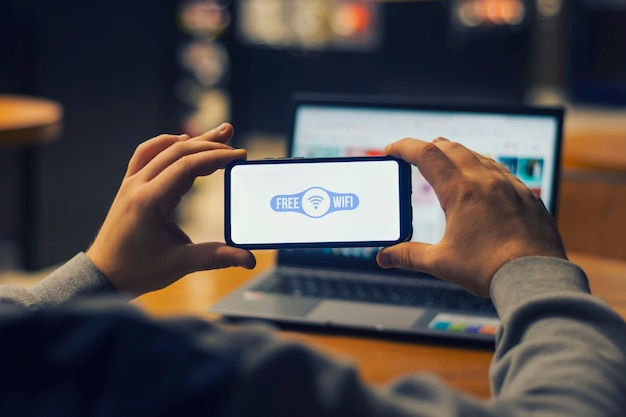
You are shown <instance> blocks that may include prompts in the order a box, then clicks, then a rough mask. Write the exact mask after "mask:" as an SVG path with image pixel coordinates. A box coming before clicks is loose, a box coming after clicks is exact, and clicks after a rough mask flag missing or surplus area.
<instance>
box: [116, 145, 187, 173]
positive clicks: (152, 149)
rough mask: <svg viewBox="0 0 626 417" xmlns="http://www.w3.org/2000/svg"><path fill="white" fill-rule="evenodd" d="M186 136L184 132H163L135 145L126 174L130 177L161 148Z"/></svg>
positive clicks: (160, 150)
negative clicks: (173, 133) (172, 133)
mask: <svg viewBox="0 0 626 417" xmlns="http://www.w3.org/2000/svg"><path fill="white" fill-rule="evenodd" d="M188 138H189V135H186V134H183V135H165V134H164V135H159V136H157V137H155V138H152V139H150V140H147V141H145V142H143V143H142V144H140V145H139V146H137V149H135V152H134V153H133V156H132V157H131V158H130V161H129V162H128V169H127V170H126V176H127V177H130V176H131V175H134V174H136V173H137V172H138V171H139V170H141V169H142V168H143V167H144V166H146V164H147V163H149V162H150V161H152V159H153V158H154V157H155V156H157V155H158V154H159V153H161V152H162V151H163V150H165V149H167V148H169V147H170V146H172V145H173V144H175V143H176V142H180V141H182V140H186V139H188Z"/></svg>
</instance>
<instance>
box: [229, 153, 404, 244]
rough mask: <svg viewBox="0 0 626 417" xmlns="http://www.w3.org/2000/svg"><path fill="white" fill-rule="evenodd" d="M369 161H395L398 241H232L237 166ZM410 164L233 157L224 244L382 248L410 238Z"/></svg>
mask: <svg viewBox="0 0 626 417" xmlns="http://www.w3.org/2000/svg"><path fill="white" fill-rule="evenodd" d="M366 161H367V162H371V161H394V162H396V163H397V166H398V199H399V210H400V216H399V218H400V227H399V230H400V236H399V238H398V239H397V240H391V241H390V240H375V241H336V242H304V243H303V242H298V243H289V242H284V243H237V242H234V241H233V240H232V230H231V222H232V214H231V171H232V169H233V168H234V167H235V166H238V165H253V164H255V165H268V164H303V163H305V164H308V163H310V164H315V163H327V162H331V163H345V162H348V163H358V162H366ZM411 191H412V190H411V165H410V164H408V163H407V162H405V161H403V160H401V159H398V158H394V157H391V156H386V155H385V156H350V157H327V158H297V157H296V158H275V159H257V160H236V161H233V162H231V163H230V164H228V166H226V169H225V173H224V237H225V241H226V244H227V245H229V246H234V247H238V248H244V249H250V250H253V249H304V248H347V247H376V246H378V247H382V246H390V245H394V244H396V243H400V242H405V241H408V240H410V239H411V236H412V234H413V210H412V207H411Z"/></svg>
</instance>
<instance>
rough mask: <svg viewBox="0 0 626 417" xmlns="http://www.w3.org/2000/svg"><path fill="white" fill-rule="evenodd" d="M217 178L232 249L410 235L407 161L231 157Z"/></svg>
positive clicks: (346, 243) (345, 243)
mask: <svg viewBox="0 0 626 417" xmlns="http://www.w3.org/2000/svg"><path fill="white" fill-rule="evenodd" d="M224 178H225V183H224V185H225V187H224V189H225V199H224V201H225V240H226V243H228V244H229V245H232V246H237V247H242V248H247V249H281V248H321V247H325V248H333V247H365V246H387V245H392V244H395V243H398V242H402V241H406V240H409V239H410V238H411V234H412V210H411V166H410V165H409V164H408V163H406V162H404V161H402V160H399V159H396V158H392V157H389V156H371V157H370V156H365V157H346V158H278V159H264V160H256V161H235V162H233V163H232V164H230V165H228V166H227V167H226V171H225V177H224Z"/></svg>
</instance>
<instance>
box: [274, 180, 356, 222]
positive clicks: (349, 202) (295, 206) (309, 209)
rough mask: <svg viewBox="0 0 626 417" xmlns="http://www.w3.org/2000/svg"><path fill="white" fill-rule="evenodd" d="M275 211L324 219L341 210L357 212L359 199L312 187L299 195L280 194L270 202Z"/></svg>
mask: <svg viewBox="0 0 626 417" xmlns="http://www.w3.org/2000/svg"><path fill="white" fill-rule="evenodd" d="M270 206H271V207H272V210H274V211H280V212H283V211H295V212H298V213H302V214H305V215H307V216H309V217H313V218H318V217H323V216H325V215H326V214H328V213H331V212H333V211H339V210H355V209H356V208H357V207H358V206H359V197H358V196H357V195H356V194H353V193H334V192H332V191H328V190H326V189H324V188H322V187H311V188H309V189H307V190H304V191H302V192H301V193H297V194H279V195H275V196H273V197H272V198H271V200H270Z"/></svg>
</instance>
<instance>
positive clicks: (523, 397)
mask: <svg viewBox="0 0 626 417" xmlns="http://www.w3.org/2000/svg"><path fill="white" fill-rule="evenodd" d="M491 295H492V299H493V300H494V304H495V306H496V308H497V310H498V313H499V315H500V317H501V321H502V326H501V328H500V331H499V334H498V338H497V348H496V354H495V356H494V360H493V365H492V369H491V381H492V388H493V394H494V404H496V405H497V407H498V408H500V407H503V410H504V409H511V408H512V409H516V410H519V411H522V410H524V411H526V412H531V411H532V413H533V416H541V415H550V416H560V415H562V416H577V415H580V416H589V415H602V416H622V415H623V413H624V409H626V400H625V397H624V392H626V374H625V372H624V369H626V360H625V355H626V324H625V323H624V321H623V319H622V318H621V317H619V315H618V314H617V313H615V312H614V311H613V310H612V309H611V308H610V307H609V306H608V305H606V304H605V303H604V302H602V301H601V300H599V299H597V298H595V297H593V296H591V295H590V294H589V290H588V284H587V279H586V277H585V274H584V272H583V271H582V270H580V269H579V268H578V267H577V266H575V265H573V264H571V263H568V262H566V261H562V260H558V259H553V258H539V257H532V258H523V259H518V260H516V261H513V262H510V263H508V264H506V265H505V266H504V267H503V268H502V269H501V270H500V271H498V273H497V274H496V276H495V277H494V280H493V282H492V285H491ZM503 410H502V411H503Z"/></svg>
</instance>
